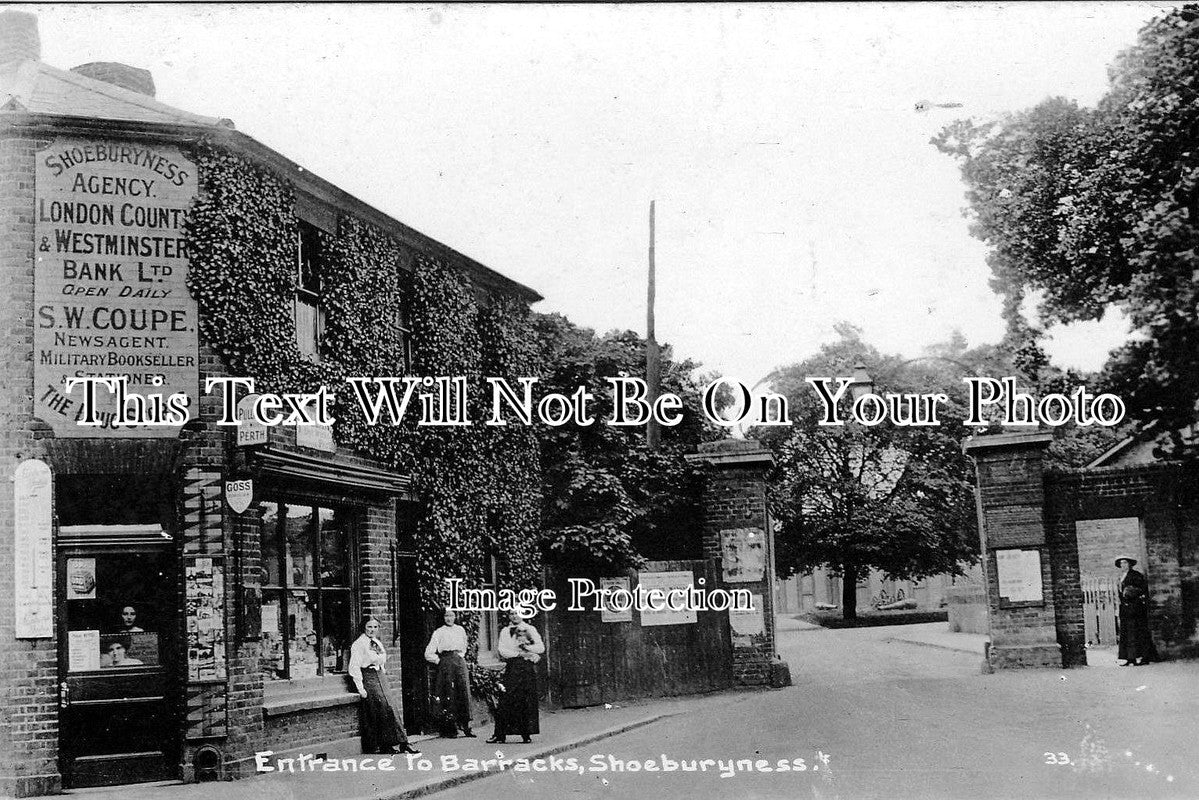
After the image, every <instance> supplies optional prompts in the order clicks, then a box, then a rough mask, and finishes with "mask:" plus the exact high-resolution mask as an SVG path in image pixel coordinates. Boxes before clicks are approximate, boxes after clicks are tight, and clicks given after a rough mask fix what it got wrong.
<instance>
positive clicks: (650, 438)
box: [645, 200, 662, 452]
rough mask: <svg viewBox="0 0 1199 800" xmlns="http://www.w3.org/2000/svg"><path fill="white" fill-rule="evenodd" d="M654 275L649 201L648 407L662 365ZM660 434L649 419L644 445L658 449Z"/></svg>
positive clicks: (655, 393) (657, 386)
mask: <svg viewBox="0 0 1199 800" xmlns="http://www.w3.org/2000/svg"><path fill="white" fill-rule="evenodd" d="M654 282H655V274H654V201H653V200H650V201H649V290H648V293H647V298H646V300H647V302H646V313H645V378H646V384H647V387H648V395H649V396H648V397H647V400H648V401H649V404H650V406H651V407H652V406H653V404H654V402H655V401H656V400H657V399H658V393H659V392H660V391H661V383H662V379H661V371H662V364H661V359H660V356H659V353H658V340H657V339H656V338H654V291H655V285H654ZM661 435H662V432H661V430H660V429H659V427H658V422H657V420H655V419H654V418H652V417H651V418H650V421H649V424H648V426H647V427H646V429H645V444H646V446H647V447H648V448H649V449H650V451H651V452H652V451H654V450H657V449H658V443H659V441H660V440H661Z"/></svg>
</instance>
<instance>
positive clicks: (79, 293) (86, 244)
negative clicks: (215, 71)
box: [34, 138, 199, 437]
mask: <svg viewBox="0 0 1199 800" xmlns="http://www.w3.org/2000/svg"><path fill="white" fill-rule="evenodd" d="M196 185H197V183H196V167H195V165H194V164H193V163H192V162H191V161H189V160H187V159H186V158H184V157H183V155H182V154H181V153H180V152H179V149H178V148H176V147H174V146H170V145H161V144H143V143H138V142H123V141H105V140H86V139H77V138H60V139H58V140H56V141H55V142H54V143H52V144H51V145H50V146H49V147H47V148H46V149H45V150H42V151H41V152H39V153H38V157H37V172H36V186H35V198H36V199H35V208H34V234H35V249H36V266H35V270H34V308H35V314H34V401H35V409H34V414H35V415H36V416H37V417H39V418H41V419H42V420H44V421H45V422H46V423H48V424H49V425H50V426H51V427H52V428H53V429H54V432H55V435H56V436H60V437H103V436H139V437H153V436H175V435H177V434H178V428H177V427H175V426H171V425H157V426H155V425H122V424H118V421H117V419H118V418H117V410H118V403H117V399H116V398H115V397H114V396H113V394H112V393H111V392H109V391H107V390H106V389H104V388H100V389H98V390H97V407H98V408H99V409H100V413H99V414H98V415H97V416H98V418H99V422H100V424H99V425H90V426H87V425H79V424H77V421H78V420H79V419H81V418H82V413H83V387H77V388H76V389H75V390H74V391H73V392H68V391H67V386H66V381H67V380H68V379H69V378H73V377H87V376H109V377H114V378H121V377H127V378H128V391H129V392H130V394H133V393H136V394H138V395H142V396H147V397H149V396H154V395H158V396H161V397H164V398H165V397H167V396H169V395H171V394H173V393H176V392H182V393H184V394H185V395H186V396H187V397H188V398H190V401H189V402H191V403H193V404H194V402H195V398H196V395H197V392H198V388H199V386H198V384H199V366H198V356H197V349H198V346H197V327H198V325H197V312H196V303H195V300H193V299H192V297H191V295H190V293H189V292H188V290H187V270H188V255H187V249H186V246H185V244H184V238H183V220H184V217H185V215H186V213H187V209H188V207H189V205H190V204H191V201H192V199H193V198H194V197H195V195H196ZM136 402H137V398H130V400H129V401H128V404H127V407H131V406H132V404H134V403H136ZM193 407H194V405H193ZM150 413H151V414H152V413H153V409H150Z"/></svg>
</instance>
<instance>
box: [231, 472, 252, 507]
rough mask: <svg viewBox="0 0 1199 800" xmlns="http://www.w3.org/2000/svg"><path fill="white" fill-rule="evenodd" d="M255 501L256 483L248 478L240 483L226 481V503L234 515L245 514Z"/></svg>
mask: <svg viewBox="0 0 1199 800" xmlns="http://www.w3.org/2000/svg"><path fill="white" fill-rule="evenodd" d="M253 499H254V481H252V480H250V479H249V478H246V479H245V480H240V481H225V502H226V503H228V504H229V508H231V509H233V511H234V513H237V514H244V513H246V509H247V508H249V507H250V502H251V501H252V500H253Z"/></svg>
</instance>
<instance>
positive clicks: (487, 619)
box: [478, 553, 503, 666]
mask: <svg viewBox="0 0 1199 800" xmlns="http://www.w3.org/2000/svg"><path fill="white" fill-rule="evenodd" d="M499 566H500V565H499V561H498V560H497V559H496V557H495V556H494V555H492V554H490V553H489V554H487V555H485V556H483V580H482V583H481V584H480V586H479V588H481V589H492V590H497V589H498V583H499V581H498V575H499ZM499 643H500V612H498V611H495V610H492V611H480V612H479V655H478V662H479V664H480V666H495V665H497V664H503V659H501V658H500V651H499ZM485 645H486V646H485Z"/></svg>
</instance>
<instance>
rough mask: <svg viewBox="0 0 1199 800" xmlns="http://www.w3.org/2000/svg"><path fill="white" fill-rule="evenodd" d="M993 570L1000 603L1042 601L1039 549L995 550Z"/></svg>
mask: <svg viewBox="0 0 1199 800" xmlns="http://www.w3.org/2000/svg"><path fill="white" fill-rule="evenodd" d="M995 570H996V573H997V574H998V577H999V601H1000V602H1001V603H1004V602H1006V603H1043V602H1045V595H1044V589H1043V587H1042V584H1041V551H1040V550H1038V549H1036V548H1032V549H1027V550H1025V549H1021V548H1014V547H1013V548H1006V549H1003V550H996V551H995Z"/></svg>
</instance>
